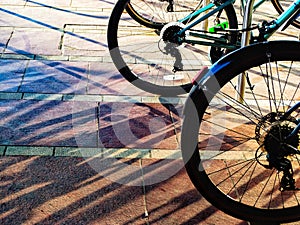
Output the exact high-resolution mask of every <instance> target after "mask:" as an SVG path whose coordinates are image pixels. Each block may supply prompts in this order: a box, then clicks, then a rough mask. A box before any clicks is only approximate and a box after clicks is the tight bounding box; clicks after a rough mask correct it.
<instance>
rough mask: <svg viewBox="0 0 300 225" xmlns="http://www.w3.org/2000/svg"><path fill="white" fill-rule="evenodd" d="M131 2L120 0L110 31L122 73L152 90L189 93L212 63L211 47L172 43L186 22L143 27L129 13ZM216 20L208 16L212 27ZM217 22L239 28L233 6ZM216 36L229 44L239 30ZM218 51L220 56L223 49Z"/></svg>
mask: <svg viewBox="0 0 300 225" xmlns="http://www.w3.org/2000/svg"><path fill="white" fill-rule="evenodd" d="M128 3H129V1H128V0H120V1H118V2H117V4H116V6H115V7H114V9H113V11H112V14H111V17H110V20H109V24H108V30H107V39H108V47H109V50H110V54H111V58H112V60H113V62H114V64H115V65H116V67H117V69H118V70H119V72H120V73H121V74H122V75H123V76H124V78H126V79H127V80H128V81H129V82H131V83H132V84H133V85H135V86H137V87H139V88H140V89H142V90H144V91H147V92H150V93H154V94H158V95H168V96H174V95H179V94H185V93H187V92H189V90H190V88H191V87H192V80H193V78H194V76H195V74H196V73H197V72H198V71H199V70H200V69H202V68H203V66H206V65H211V62H210V59H209V56H208V55H209V46H203V45H192V44H187V43H182V44H178V45H177V44H176V43H172V41H169V39H171V38H172V37H173V36H172V34H175V33H176V32H178V31H179V30H180V29H182V26H183V24H181V23H178V22H177V21H174V22H170V23H167V22H169V20H166V23H167V25H165V26H164V28H163V30H164V31H162V30H156V29H152V28H148V27H145V26H142V25H141V24H140V23H139V22H137V21H136V20H134V19H132V18H131V16H130V15H129V14H128V13H127V12H126V10H125V8H126V7H127V6H128ZM214 19H216V18H215V17H214V16H211V17H210V18H209V21H208V22H209V24H210V25H211V26H214V25H215V21H214ZM218 21H219V22H222V21H225V22H228V24H229V27H230V28H232V29H234V28H237V26H238V25H237V19H236V14H235V11H234V8H233V6H232V5H229V6H227V7H226V8H225V9H224V10H223V11H221V12H220V15H219V18H218ZM210 25H209V27H210ZM197 26H198V25H197ZM199 26H201V25H199ZM195 29H196V28H195ZM203 33H206V31H203ZM185 35H186V36H188V34H185ZM215 35H216V38H217V40H219V39H220V38H223V39H225V41H226V42H228V43H236V40H237V34H236V33H234V34H233V35H232V36H230V35H228V36H226V34H224V33H222V34H215ZM222 35H224V36H226V37H222ZM226 38H227V39H226ZM165 39H167V40H165ZM210 44H213V42H210V43H209V44H208V45H210ZM226 44H227V43H226ZM219 52H221V53H220V54H219ZM217 53H218V54H219V55H221V54H222V51H219V50H218V51H217Z"/></svg>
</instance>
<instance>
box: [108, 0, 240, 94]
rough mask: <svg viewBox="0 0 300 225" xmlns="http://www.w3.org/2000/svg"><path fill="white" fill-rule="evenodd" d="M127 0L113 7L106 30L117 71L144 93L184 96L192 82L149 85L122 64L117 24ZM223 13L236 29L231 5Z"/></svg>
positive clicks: (234, 15) (120, 1)
mask: <svg viewBox="0 0 300 225" xmlns="http://www.w3.org/2000/svg"><path fill="white" fill-rule="evenodd" d="M128 2H129V0H119V1H118V2H117V4H116V5H115V7H114V9H113V11H112V13H111V17H110V19H109V23H108V29H107V43H108V48H109V51H110V54H111V58H112V60H113V62H114V64H115V66H116V68H117V69H118V71H119V72H120V73H121V74H122V75H123V77H124V78H125V79H126V80H127V81H129V82H130V83H133V82H134V85H135V86H136V87H138V88H140V89H142V90H144V91H146V92H149V93H153V94H157V95H163V96H177V95H181V94H186V93H188V92H189V91H190V89H191V87H192V81H191V82H190V83H186V84H182V85H178V86H160V85H157V84H153V83H150V82H148V81H144V80H141V79H139V77H138V76H136V75H135V74H134V73H133V72H132V71H131V70H130V69H129V67H128V66H127V65H126V63H125V62H124V60H123V58H122V56H121V54H120V51H119V46H118V24H119V20H120V17H121V15H122V13H123V11H124V9H125V8H126V6H127V3H128ZM225 12H226V14H227V17H228V20H229V26H230V28H231V29H235V28H237V27H238V23H237V17H236V13H235V10H234V7H233V5H228V6H226V7H225ZM236 40H237V33H234V35H232V42H236Z"/></svg>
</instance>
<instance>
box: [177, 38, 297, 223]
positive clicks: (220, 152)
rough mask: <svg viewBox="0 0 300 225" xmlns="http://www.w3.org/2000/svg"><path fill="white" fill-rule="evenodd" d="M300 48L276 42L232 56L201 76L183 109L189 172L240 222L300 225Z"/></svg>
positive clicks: (293, 43)
mask: <svg viewBox="0 0 300 225" xmlns="http://www.w3.org/2000/svg"><path fill="white" fill-rule="evenodd" d="M299 49H300V42H298V41H270V42H264V43H257V44H253V45H250V46H246V47H244V48H240V49H238V50H236V51H234V52H232V53H229V54H228V55H227V56H225V57H223V58H222V59H220V60H219V61H218V62H217V63H215V64H214V65H213V66H212V67H211V68H210V69H209V70H207V71H206V72H205V73H204V74H203V77H202V79H201V80H200V81H199V82H197V83H196V84H195V85H194V86H193V88H192V90H191V92H190V93H189V97H188V99H187V101H186V103H185V106H184V113H183V123H182V131H181V149H182V157H183V160H184V163H185V168H186V171H187V173H188V175H189V177H190V179H191V181H192V183H193V184H194V186H195V187H196V188H197V190H198V191H199V192H200V193H201V195H202V196H203V197H205V198H206V199H207V200H208V201H209V202H210V203H212V204H213V205H214V206H216V207H217V208H218V209H220V210H222V211H224V212H226V213H228V214H230V215H232V216H234V217H237V218H239V219H243V220H246V221H260V222H263V223H262V224H278V223H279V222H292V221H297V220H300V214H299V209H300V190H299V188H298V187H300V173H299V172H300V171H299V168H300V167H299V165H300V157H299V155H300V83H299V78H300V51H299ZM243 71H246V76H247V79H246V80H247V82H246V85H245V90H246V91H245V93H244V97H243V98H242V101H239V100H238V99H239V98H240V96H241V94H240V92H239V91H238V90H237V87H236V83H237V80H238V77H239V75H240V73H242V72H243Z"/></svg>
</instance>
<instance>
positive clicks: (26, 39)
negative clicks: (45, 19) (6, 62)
mask: <svg viewBox="0 0 300 225" xmlns="http://www.w3.org/2000/svg"><path fill="white" fill-rule="evenodd" d="M61 36H62V32H61V31H59V30H51V29H49V30H45V29H36V30H34V29H32V30H29V29H16V30H15V31H14V32H13V34H12V37H11V39H10V41H9V42H8V46H7V48H6V49H5V53H15V54H25V55H28V54H35V55H38V54H43V55H61V54H62V52H61V49H59V44H60V39H61Z"/></svg>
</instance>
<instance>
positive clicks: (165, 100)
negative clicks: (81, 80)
mask: <svg viewBox="0 0 300 225" xmlns="http://www.w3.org/2000/svg"><path fill="white" fill-rule="evenodd" d="M0 100H46V101H52V100H55V101H74V102H82V101H85V102H125V103H126V102H127V103H159V104H174V105H177V104H184V102H185V100H186V97H181V96H179V97H160V96H126V95H123V96H122V95H121V96H120V95H118V96H116V95H101V94H99V95H96V94H93V95H92V94H53V93H30V92H0Z"/></svg>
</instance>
